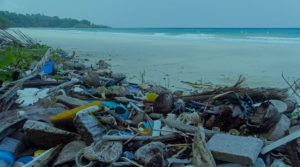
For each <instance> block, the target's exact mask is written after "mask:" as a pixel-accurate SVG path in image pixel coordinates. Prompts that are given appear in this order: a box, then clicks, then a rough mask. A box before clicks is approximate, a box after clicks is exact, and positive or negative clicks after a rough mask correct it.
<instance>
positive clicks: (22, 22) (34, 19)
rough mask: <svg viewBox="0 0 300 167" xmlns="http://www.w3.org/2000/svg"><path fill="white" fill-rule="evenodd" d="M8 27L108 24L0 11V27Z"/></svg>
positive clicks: (67, 26) (66, 26)
mask: <svg viewBox="0 0 300 167" xmlns="http://www.w3.org/2000/svg"><path fill="white" fill-rule="evenodd" d="M8 27H52V28H107V27H108V26H103V25H96V24H92V23H91V22H90V21H88V20H76V19H71V18H64V19H61V18H59V17H57V16H54V17H50V16H45V15H41V14H26V15H24V14H17V13H13V12H7V11H0V29H6V28H8Z"/></svg>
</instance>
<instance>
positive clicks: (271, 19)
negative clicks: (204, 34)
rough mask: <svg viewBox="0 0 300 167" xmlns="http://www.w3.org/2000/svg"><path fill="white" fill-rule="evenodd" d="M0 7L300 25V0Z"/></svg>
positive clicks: (30, 1)
mask: <svg viewBox="0 0 300 167" xmlns="http://www.w3.org/2000/svg"><path fill="white" fill-rule="evenodd" d="M0 10H8V11H12V12H17V13H31V14H35V13H41V14H45V15H49V16H59V17H71V18H76V19H88V20H90V21H92V22H93V23H96V24H103V25H109V26H112V27H300V0H0Z"/></svg>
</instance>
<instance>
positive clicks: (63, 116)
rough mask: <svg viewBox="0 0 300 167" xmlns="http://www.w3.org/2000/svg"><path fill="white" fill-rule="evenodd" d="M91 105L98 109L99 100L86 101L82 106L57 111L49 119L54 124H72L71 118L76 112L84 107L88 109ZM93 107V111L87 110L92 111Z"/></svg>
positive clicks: (99, 106) (99, 105)
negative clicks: (60, 111) (57, 112)
mask: <svg viewBox="0 0 300 167" xmlns="http://www.w3.org/2000/svg"><path fill="white" fill-rule="evenodd" d="M91 106H97V107H98V108H97V110H99V109H100V108H101V102H100V101H96V102H92V103H88V104H85V105H83V106H80V107H77V108H74V109H71V110H66V111H64V112H62V113H59V114H57V115H55V116H53V117H51V118H50V121H51V122H52V123H53V124H54V125H60V124H63V125H65V124H71V125H72V124H73V119H74V118H75V116H76V113H77V112H79V111H82V110H85V109H88V108H89V107H91ZM91 109H93V111H89V112H94V109H95V108H94V107H93V108H91Z"/></svg>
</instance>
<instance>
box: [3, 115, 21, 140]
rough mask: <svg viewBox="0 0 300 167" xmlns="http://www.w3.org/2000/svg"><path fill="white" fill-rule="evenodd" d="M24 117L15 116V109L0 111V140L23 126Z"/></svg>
mask: <svg viewBox="0 0 300 167" xmlns="http://www.w3.org/2000/svg"><path fill="white" fill-rule="evenodd" d="M24 122H25V119H22V118H18V117H17V110H11V111H6V112H2V113H0V140H2V139H3V138H5V137H7V136H9V135H11V134H12V133H14V132H15V131H16V130H18V129H20V128H22V127H23V124H24Z"/></svg>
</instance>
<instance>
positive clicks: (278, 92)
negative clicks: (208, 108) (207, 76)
mask: <svg viewBox="0 0 300 167" xmlns="http://www.w3.org/2000/svg"><path fill="white" fill-rule="evenodd" d="M244 81H245V78H244V77H243V76H239V79H238V80H237V82H236V83H235V84H234V85H233V86H229V87H219V88H216V89H214V90H212V91H205V92H202V93H198V94H194V95H188V96H181V97H179V98H181V99H183V100H184V101H191V100H199V101H210V100H212V98H214V97H216V96H218V95H220V94H224V93H226V92H231V93H229V94H226V95H223V96H221V97H220V99H224V98H228V97H230V96H232V95H239V96H241V95H245V94H247V95H249V96H250V97H251V98H252V99H253V100H256V101H261V99H278V100H284V99H286V98H287V97H288V88H284V89H281V88H264V87H261V88H243V87H241V85H242V83H243V82H244ZM232 93H234V94H232Z"/></svg>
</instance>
